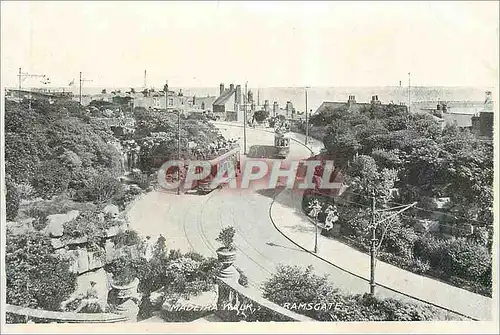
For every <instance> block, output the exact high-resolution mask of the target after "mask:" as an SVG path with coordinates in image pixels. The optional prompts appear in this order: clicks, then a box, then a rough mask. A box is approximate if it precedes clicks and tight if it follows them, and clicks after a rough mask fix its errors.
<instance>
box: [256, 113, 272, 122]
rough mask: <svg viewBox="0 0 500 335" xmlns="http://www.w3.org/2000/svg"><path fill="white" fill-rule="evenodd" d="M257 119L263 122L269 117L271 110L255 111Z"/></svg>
mask: <svg viewBox="0 0 500 335" xmlns="http://www.w3.org/2000/svg"><path fill="white" fill-rule="evenodd" d="M254 117H255V121H257V122H262V121H264V120H265V119H267V118H268V117H269V112H268V111H266V110H258V111H256V112H255V113H254Z"/></svg>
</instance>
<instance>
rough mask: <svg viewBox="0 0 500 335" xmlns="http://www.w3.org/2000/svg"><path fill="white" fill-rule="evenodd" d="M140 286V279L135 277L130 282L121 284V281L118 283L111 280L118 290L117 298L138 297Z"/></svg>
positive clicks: (113, 286) (112, 285)
mask: <svg viewBox="0 0 500 335" xmlns="http://www.w3.org/2000/svg"><path fill="white" fill-rule="evenodd" d="M138 286H139V279H137V278H134V279H133V280H132V281H131V282H130V283H128V284H121V283H120V284H117V283H115V282H114V281H111V287H112V288H113V289H114V290H116V291H117V298H119V299H128V298H137V296H138V292H137V287H138Z"/></svg>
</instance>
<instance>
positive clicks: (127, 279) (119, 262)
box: [106, 257, 139, 285]
mask: <svg viewBox="0 0 500 335" xmlns="http://www.w3.org/2000/svg"><path fill="white" fill-rule="evenodd" d="M106 271H107V272H110V273H111V274H113V283H114V284H116V285H126V284H130V283H131V282H132V281H133V280H134V279H135V278H136V277H137V274H138V272H139V271H138V266H137V264H136V263H135V262H134V260H132V259H130V258H128V257H120V258H118V259H116V260H114V261H113V262H111V263H110V264H108V265H107V266H106Z"/></svg>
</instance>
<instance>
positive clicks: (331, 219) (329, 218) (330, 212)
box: [308, 200, 339, 231]
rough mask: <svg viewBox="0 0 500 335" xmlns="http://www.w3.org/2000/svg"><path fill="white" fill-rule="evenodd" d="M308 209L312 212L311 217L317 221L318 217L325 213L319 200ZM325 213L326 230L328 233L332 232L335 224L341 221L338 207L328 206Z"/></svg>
mask: <svg viewBox="0 0 500 335" xmlns="http://www.w3.org/2000/svg"><path fill="white" fill-rule="evenodd" d="M308 208H309V209H310V212H309V213H308V215H309V217H311V218H313V219H314V220H315V221H317V220H318V215H319V214H320V213H321V212H322V211H323V204H321V203H320V202H319V201H318V200H313V201H312V202H311V203H310V204H309V207H308ZM324 213H325V214H326V218H325V226H324V229H325V230H327V231H328V230H331V229H332V228H333V224H334V223H335V222H337V221H338V220H339V216H338V211H337V207H336V206H335V205H328V206H327V208H326V209H325V211H324Z"/></svg>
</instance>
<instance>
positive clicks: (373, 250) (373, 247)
mask: <svg viewBox="0 0 500 335" xmlns="http://www.w3.org/2000/svg"><path fill="white" fill-rule="evenodd" d="M370 225H371V228H372V239H371V245H370V294H371V295H372V296H374V295H375V285H376V284H375V262H376V258H375V253H376V250H377V237H376V235H375V234H376V230H377V226H376V224H375V195H372V211H371V220H370Z"/></svg>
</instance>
